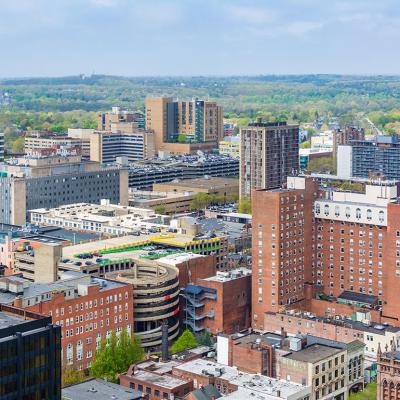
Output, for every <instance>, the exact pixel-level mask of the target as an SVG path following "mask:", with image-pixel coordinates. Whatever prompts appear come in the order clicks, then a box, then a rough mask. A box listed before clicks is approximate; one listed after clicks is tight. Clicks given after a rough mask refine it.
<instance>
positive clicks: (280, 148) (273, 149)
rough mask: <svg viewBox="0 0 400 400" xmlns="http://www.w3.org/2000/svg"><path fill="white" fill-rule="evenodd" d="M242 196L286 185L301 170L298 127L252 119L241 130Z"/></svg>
mask: <svg viewBox="0 0 400 400" xmlns="http://www.w3.org/2000/svg"><path fill="white" fill-rule="evenodd" d="M240 139H241V143H240V197H244V196H246V197H250V196H251V192H252V191H253V190H255V189H276V188H280V187H282V186H284V185H286V178H287V177H288V175H295V174H296V173H297V172H298V170H299V126H298V125H287V124H286V122H276V123H275V122H270V123H263V122H261V119H259V120H257V122H252V123H250V124H249V125H248V126H246V127H245V128H242V129H241V131H240Z"/></svg>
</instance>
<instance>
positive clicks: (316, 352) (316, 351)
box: [285, 343, 343, 363]
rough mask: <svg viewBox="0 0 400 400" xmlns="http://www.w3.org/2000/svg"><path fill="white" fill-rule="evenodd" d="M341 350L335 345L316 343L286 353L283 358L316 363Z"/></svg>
mask: <svg viewBox="0 0 400 400" xmlns="http://www.w3.org/2000/svg"><path fill="white" fill-rule="evenodd" d="M342 351H343V349H338V348H335V347H330V346H325V345H323V344H317V343H316V344H312V345H311V346H308V347H306V348H305V349H302V350H299V351H293V352H292V353H290V354H288V355H286V356H285V358H289V359H291V360H296V361H303V362H307V363H316V362H318V361H322V360H324V359H325V358H327V357H331V356H333V355H335V354H337V353H340V352H342Z"/></svg>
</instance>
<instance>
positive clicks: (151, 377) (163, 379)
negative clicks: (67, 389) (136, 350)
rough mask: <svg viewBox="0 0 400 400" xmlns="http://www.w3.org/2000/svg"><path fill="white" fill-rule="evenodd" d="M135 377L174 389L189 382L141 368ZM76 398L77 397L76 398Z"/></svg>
mask: <svg viewBox="0 0 400 400" xmlns="http://www.w3.org/2000/svg"><path fill="white" fill-rule="evenodd" d="M133 377H134V378H135V379H138V380H141V381H143V382H149V383H151V384H153V385H157V386H159V387H161V388H165V389H174V388H176V387H179V386H181V385H184V384H186V383H187V381H185V380H183V379H180V378H177V377H175V376H172V375H158V374H155V373H153V372H150V371H144V370H139V371H136V372H135V373H134V375H133ZM74 400H75V399H74Z"/></svg>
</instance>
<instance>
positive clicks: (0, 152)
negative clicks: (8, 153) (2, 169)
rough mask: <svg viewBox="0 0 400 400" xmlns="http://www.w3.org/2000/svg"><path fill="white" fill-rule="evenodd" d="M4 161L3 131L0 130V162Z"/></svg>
mask: <svg viewBox="0 0 400 400" xmlns="http://www.w3.org/2000/svg"><path fill="white" fill-rule="evenodd" d="M3 161H4V133H3V132H0V162H3Z"/></svg>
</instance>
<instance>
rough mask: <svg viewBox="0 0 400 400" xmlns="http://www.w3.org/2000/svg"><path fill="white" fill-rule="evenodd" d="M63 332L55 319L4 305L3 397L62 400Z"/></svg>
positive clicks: (0, 321)
mask: <svg viewBox="0 0 400 400" xmlns="http://www.w3.org/2000/svg"><path fill="white" fill-rule="evenodd" d="M60 355H61V330H60V327H58V326H56V325H52V323H51V318H50V317H46V316H43V315H40V314H37V313H34V312H26V311H25V310H21V309H19V308H15V307H11V306H8V305H4V304H0V359H1V364H2V367H1V370H2V374H1V377H0V397H1V398H2V399H4V400H6V399H7V400H20V399H23V398H27V397H28V396H29V398H37V399H49V400H59V399H60V398H61V358H60Z"/></svg>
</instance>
